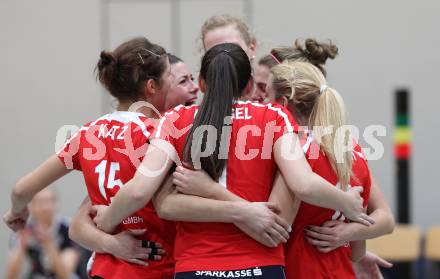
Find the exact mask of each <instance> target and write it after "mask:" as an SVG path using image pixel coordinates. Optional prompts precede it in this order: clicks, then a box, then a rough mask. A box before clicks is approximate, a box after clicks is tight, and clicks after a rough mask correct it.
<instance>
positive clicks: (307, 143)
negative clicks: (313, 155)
mask: <svg viewBox="0 0 440 279" xmlns="http://www.w3.org/2000/svg"><path fill="white" fill-rule="evenodd" d="M312 142H313V136H312V135H309V136H308V137H307V141H306V143H305V144H304V145H303V151H304V154H306V153H307V151H308V150H309V148H310V145H311V144H312Z"/></svg>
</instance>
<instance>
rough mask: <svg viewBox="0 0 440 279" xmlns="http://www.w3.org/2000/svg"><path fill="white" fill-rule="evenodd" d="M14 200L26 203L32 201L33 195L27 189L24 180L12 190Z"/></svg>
mask: <svg viewBox="0 0 440 279" xmlns="http://www.w3.org/2000/svg"><path fill="white" fill-rule="evenodd" d="M11 195H12V200H19V201H26V200H29V199H30V196H31V195H32V193H31V192H30V191H29V190H28V189H27V187H25V183H24V181H23V178H22V179H20V180H19V181H18V182H17V183H16V184H15V185H14V187H13V188H12V192H11Z"/></svg>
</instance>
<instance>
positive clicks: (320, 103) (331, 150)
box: [309, 88, 353, 190]
mask: <svg viewBox="0 0 440 279" xmlns="http://www.w3.org/2000/svg"><path fill="white" fill-rule="evenodd" d="M346 124H347V116H346V109H345V105H344V101H343V100H342V97H341V95H339V93H338V92H337V91H336V90H334V89H333V88H326V89H325V90H323V91H322V92H321V93H320V94H319V96H318V98H316V102H315V105H314V106H313V109H312V112H311V114H310V120H309V126H310V127H312V130H313V133H314V135H315V138H316V139H317V140H318V143H319V144H320V146H321V148H322V149H323V150H324V152H325V155H326V156H327V158H328V159H329V161H330V163H331V165H332V167H333V169H334V170H335V172H336V174H337V176H338V179H339V183H340V184H341V186H342V189H344V190H346V189H347V186H348V184H349V182H350V177H351V175H352V165H353V157H352V153H351V152H344V151H343V150H342V147H343V146H347V145H348V144H349V142H348V141H349V140H350V137H349V136H348V135H347V134H346V133H344V134H342V135H341V134H340V133H339V134H338V133H337V132H338V131H339V132H340V131H344V130H343V129H340V130H338V129H339V128H341V127H343V126H345V125H346ZM317 127H324V128H325V127H329V129H331V132H330V133H324V134H321V133H322V128H317Z"/></svg>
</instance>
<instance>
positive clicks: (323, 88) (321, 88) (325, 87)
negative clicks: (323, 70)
mask: <svg viewBox="0 0 440 279" xmlns="http://www.w3.org/2000/svg"><path fill="white" fill-rule="evenodd" d="M327 89H328V86H327V85H326V84H323V85H321V87H320V88H319V93H320V94H322V93H324V91H325V90H327Z"/></svg>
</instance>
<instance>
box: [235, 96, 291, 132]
mask: <svg viewBox="0 0 440 279" xmlns="http://www.w3.org/2000/svg"><path fill="white" fill-rule="evenodd" d="M235 103H237V104H239V105H247V104H249V105H252V106H254V107H260V108H264V107H267V108H268V109H270V110H273V111H275V112H277V113H278V115H280V116H281V117H282V118H283V119H284V122H285V124H286V127H287V131H288V132H289V133H292V132H293V127H292V123H290V121H289V117H288V116H287V114H285V113H284V112H283V111H282V110H281V109H280V108H274V107H273V106H272V104H271V103H267V104H261V103H255V102H252V101H236V102H235Z"/></svg>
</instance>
